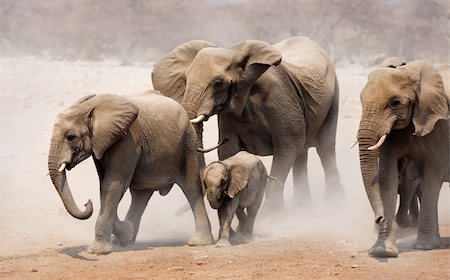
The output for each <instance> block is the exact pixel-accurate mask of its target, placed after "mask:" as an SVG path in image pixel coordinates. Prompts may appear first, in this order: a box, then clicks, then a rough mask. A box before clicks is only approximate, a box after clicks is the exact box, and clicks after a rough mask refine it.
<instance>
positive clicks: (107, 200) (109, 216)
mask: <svg viewBox="0 0 450 280" xmlns="http://www.w3.org/2000/svg"><path fill="white" fill-rule="evenodd" d="M125 189H126V187H124V184H123V182H120V180H109V179H108V177H107V176H105V180H104V181H103V182H102V183H101V186H100V204H101V206H100V214H99V216H98V218H97V222H96V224H95V240H94V242H93V243H92V244H91V246H90V247H89V248H88V252H89V253H92V254H109V253H111V252H112V246H111V234H112V232H113V227H114V223H115V222H116V221H117V220H118V218H117V207H118V205H119V202H120V200H121V199H122V196H123V193H124V191H125Z"/></svg>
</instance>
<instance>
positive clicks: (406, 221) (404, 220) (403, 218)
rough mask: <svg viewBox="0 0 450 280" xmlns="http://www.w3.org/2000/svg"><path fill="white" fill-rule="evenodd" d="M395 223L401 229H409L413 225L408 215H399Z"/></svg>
mask: <svg viewBox="0 0 450 280" xmlns="http://www.w3.org/2000/svg"><path fill="white" fill-rule="evenodd" d="M395 221H396V222H397V224H398V226H399V227H400V228H407V227H409V226H410V224H411V218H410V217H409V215H408V214H407V213H397V215H396V216H395Z"/></svg>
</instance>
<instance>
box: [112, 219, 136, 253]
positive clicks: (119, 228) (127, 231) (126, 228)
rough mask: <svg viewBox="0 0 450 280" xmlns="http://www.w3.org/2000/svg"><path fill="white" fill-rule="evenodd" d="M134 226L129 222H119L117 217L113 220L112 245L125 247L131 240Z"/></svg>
mask: <svg viewBox="0 0 450 280" xmlns="http://www.w3.org/2000/svg"><path fill="white" fill-rule="evenodd" d="M133 232H134V226H133V223H131V222H130V221H121V220H119V217H117V215H116V218H115V219H114V225H113V231H112V233H113V236H112V238H111V243H112V244H118V245H121V246H127V245H128V244H130V242H131V239H132V238H133Z"/></svg>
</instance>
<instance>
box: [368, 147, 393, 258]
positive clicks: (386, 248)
mask: <svg viewBox="0 0 450 280" xmlns="http://www.w3.org/2000/svg"><path fill="white" fill-rule="evenodd" d="M384 152H385V153H386V151H384ZM386 157H387V156H386V155H384V156H382V155H381V154H380V178H379V180H380V191H381V199H382V201H383V207H384V217H383V218H382V219H381V221H380V222H379V224H378V226H379V228H378V239H377V241H376V242H375V244H374V245H373V246H372V248H371V249H370V250H369V254H370V255H371V256H374V257H378V258H389V257H397V256H398V250H397V247H396V245H395V243H396V239H395V223H394V219H395V210H396V208H397V193H398V172H397V170H398V169H397V160H392V158H390V159H389V158H387V159H386Z"/></svg>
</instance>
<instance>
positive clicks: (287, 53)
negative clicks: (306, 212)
mask: <svg viewBox="0 0 450 280" xmlns="http://www.w3.org/2000/svg"><path fill="white" fill-rule="evenodd" d="M282 57H283V61H282V60H281V59H282ZM152 80H153V86H154V88H155V89H156V90H158V91H160V92H161V93H162V94H164V95H166V96H169V97H172V98H174V99H175V100H177V101H178V102H180V103H181V104H182V105H183V107H184V108H185V109H186V110H187V112H188V114H189V117H190V119H191V122H192V123H194V124H195V129H196V132H197V137H198V138H197V140H198V144H199V145H200V146H201V145H202V131H203V125H202V122H203V121H206V120H208V118H209V117H210V116H212V115H214V114H217V115H218V126H219V139H220V140H223V139H225V138H228V141H227V142H226V143H225V144H224V145H222V146H221V147H220V148H219V159H221V160H223V159H226V158H228V157H230V156H232V155H234V154H236V153H237V152H239V151H241V150H246V151H248V152H250V153H253V154H256V155H261V156H266V155H273V162H272V168H271V171H270V175H271V176H273V177H275V178H277V179H278V180H279V181H280V182H281V183H282V184H283V185H284V183H285V180H286V177H287V175H288V173H289V170H290V169H291V167H293V176H294V195H295V199H296V200H297V201H298V202H299V203H301V202H307V201H309V200H310V199H311V198H310V190H309V186H308V177H307V156H308V149H309V148H310V147H316V148H317V152H318V154H319V156H320V159H321V161H322V165H323V167H324V170H325V179H326V184H327V189H326V196H328V197H343V196H344V189H343V187H342V184H341V182H340V176H339V172H338V169H337V166H336V155H335V138H336V125H337V117H338V99H339V96H338V95H339V94H338V92H339V89H338V81H337V78H336V73H335V70H334V66H333V64H332V62H331V60H330V59H329V58H328V56H327V55H326V53H325V51H324V50H323V49H322V48H321V47H320V46H318V45H317V44H316V43H314V42H312V41H311V40H309V39H308V38H305V37H294V38H290V39H286V40H284V41H281V42H279V43H277V44H275V45H270V44H268V43H265V42H262V41H255V40H246V41H242V42H239V43H237V44H235V45H233V46H231V47H230V48H220V47H216V46H215V45H214V44H212V43H210V42H207V41H190V42H187V43H185V44H182V45H180V46H179V47H177V48H175V49H174V50H173V51H171V52H170V53H169V54H167V55H166V56H165V57H163V58H162V59H161V60H159V61H158V62H157V63H156V64H155V67H154V70H153V73H152ZM266 203H269V205H272V206H274V207H273V208H276V209H282V208H284V200H283V190H282V188H280V186H279V183H277V182H276V181H275V180H271V181H270V182H269V183H268V186H267V188H266ZM270 208H272V207H270Z"/></svg>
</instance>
